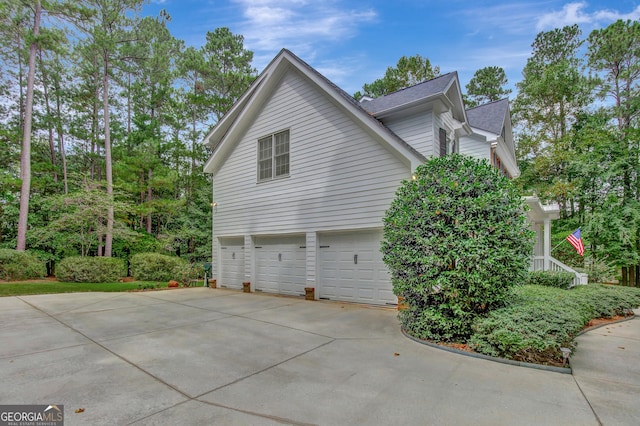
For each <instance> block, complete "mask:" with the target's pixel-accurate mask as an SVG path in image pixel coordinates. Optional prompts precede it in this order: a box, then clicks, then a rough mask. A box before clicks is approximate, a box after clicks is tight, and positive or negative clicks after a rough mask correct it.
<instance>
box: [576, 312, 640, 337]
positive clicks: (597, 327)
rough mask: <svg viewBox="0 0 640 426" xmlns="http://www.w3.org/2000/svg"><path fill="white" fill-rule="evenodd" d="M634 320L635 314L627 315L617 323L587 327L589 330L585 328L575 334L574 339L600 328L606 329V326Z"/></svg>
mask: <svg viewBox="0 0 640 426" xmlns="http://www.w3.org/2000/svg"><path fill="white" fill-rule="evenodd" d="M635 318H636V314H635V313H634V314H632V315H629V316H628V317H626V318H622V319H620V320H618V321H612V322H605V323H602V324H598V325H594V326H593V327H589V328H585V329H584V330H580V331H579V332H578V334H576V337H578V336H580V335H582V334H584V333H588V332H589V331H593V330H597V329H599V328H601V327H606V326H608V325H612V324H619V323H621V322H627V321H631V320H632V319H635Z"/></svg>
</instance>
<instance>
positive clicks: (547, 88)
mask: <svg viewBox="0 0 640 426" xmlns="http://www.w3.org/2000/svg"><path fill="white" fill-rule="evenodd" d="M143 5H144V2H143V1H140V0H82V1H77V0H64V1H62V0H61V1H42V0H30V1H24V0H5V1H4V2H2V3H0V58H1V63H0V67H1V69H0V74H1V75H0V247H4V248H17V249H18V250H25V249H29V250H31V251H35V252H37V253H39V254H40V255H41V256H43V257H44V258H45V259H47V260H48V261H49V268H50V269H51V268H53V266H54V264H55V261H56V260H59V259H62V258H64V257H67V256H71V255H83V256H117V257H122V258H128V257H129V256H131V255H132V254H134V253H140V252H150V251H155V252H165V253H170V254H175V255H177V256H180V257H183V258H186V259H188V260H190V261H191V262H203V261H207V260H208V259H209V257H210V253H211V203H212V200H211V179H210V176H208V175H206V174H204V173H203V171H202V165H203V163H204V162H205V161H206V160H207V159H208V157H209V155H210V152H208V149H207V148H206V147H205V146H204V145H203V144H202V143H201V141H202V138H203V137H204V135H205V134H206V133H207V132H208V131H209V130H210V129H211V128H212V127H213V126H215V124H216V122H217V121H218V120H219V119H220V117H222V115H223V114H224V113H225V112H226V111H228V110H229V108H230V107H231V106H232V105H233V103H234V102H235V101H236V100H237V99H238V97H239V96H240V95H241V94H242V93H243V92H244V91H245V90H246V88H247V87H248V86H249V85H250V84H251V82H252V81H253V80H254V79H255V78H256V76H257V70H256V69H254V68H253V67H252V59H253V53H252V52H251V51H249V50H247V49H245V48H244V45H243V37H242V35H240V34H233V33H232V32H231V31H230V30H229V29H228V28H216V29H212V31H210V32H208V33H207V34H206V43H205V44H204V45H203V46H201V47H200V48H194V47H187V46H186V45H185V43H184V41H182V40H179V39H176V38H175V37H173V36H172V35H171V33H170V31H169V30H168V28H167V25H166V24H167V22H169V21H170V20H171V17H170V15H169V13H167V12H166V11H162V12H161V13H160V14H159V16H157V17H142V16H141V12H142V8H143ZM498 65H499V64H498ZM439 74H440V69H439V67H438V66H432V64H431V62H430V61H429V59H427V58H426V57H422V56H420V55H415V56H411V57H404V56H403V57H402V58H400V60H399V61H398V63H397V64H396V65H395V66H390V67H389V68H388V69H387V72H386V73H385V75H384V76H383V77H382V78H380V79H379V80H376V81H374V82H371V83H365V84H364V85H363V89H362V92H357V93H356V94H354V96H355V97H356V98H359V97H360V96H362V95H368V96H380V95H382V94H385V93H389V92H391V91H394V90H398V89H400V88H402V87H406V86H408V85H411V84H415V83H417V82H420V81H423V80H425V79H429V78H433V77H435V76H437V75H439ZM639 81H640V23H639V22H638V21H617V22H615V23H613V24H611V25H610V26H608V27H607V28H603V29H599V30H595V31H593V32H592V33H590V34H588V35H583V34H582V33H581V31H580V29H579V27H578V26H576V25H574V26H567V27H564V28H558V29H554V30H551V31H546V32H541V33H540V34H538V36H537V37H536V38H535V40H533V43H532V51H531V56H530V58H529V59H528V61H527V64H526V66H525V68H524V69H523V70H522V80H521V81H519V82H517V83H516V85H515V86H516V89H517V93H516V94H515V97H512V98H513V99H512V103H511V105H512V114H513V120H514V126H515V129H516V142H517V155H518V161H519V166H520V169H521V171H522V176H521V177H520V178H518V179H517V181H516V183H517V184H518V186H519V187H520V188H521V190H522V193H523V195H527V194H531V193H533V192H535V193H536V194H537V195H538V196H539V197H540V198H541V199H542V200H543V201H549V202H557V203H558V204H559V205H560V207H561V219H560V220H559V221H557V222H556V223H554V234H553V241H554V245H556V244H559V245H558V247H557V248H556V249H555V250H554V252H553V255H554V256H555V257H558V258H559V259H561V260H562V261H564V262H566V263H569V264H570V265H572V266H577V267H582V268H584V269H585V270H586V271H587V272H589V273H591V274H592V275H602V277H605V278H607V277H617V278H619V279H620V280H621V282H622V283H623V284H632V285H633V284H635V285H640V266H639V263H640V261H639V260H640V226H639V225H640V181H639V180H638V169H639V160H640V131H639V126H638V124H639V123H638V122H639V112H640V96H639V95H640V93H639ZM510 92H511V90H510V89H509V88H508V81H507V78H506V75H505V73H504V70H503V69H502V68H501V67H500V66H491V67H486V68H483V69H480V70H478V71H477V72H476V73H475V75H474V77H473V78H472V79H471V81H469V82H468V84H466V94H465V103H466V104H467V107H473V106H477V105H480V104H483V103H486V102H491V101H495V100H498V99H500V98H503V97H505V96H508V95H509V94H510ZM578 227H580V228H581V230H582V236H583V239H584V241H585V245H586V248H587V251H586V253H585V257H584V258H581V257H580V256H577V254H576V253H575V252H574V251H573V248H572V247H571V246H570V245H569V244H568V243H567V244H561V242H562V241H563V239H564V237H566V235H568V234H569V233H571V232H573V230H575V228H578ZM49 272H53V271H52V270H50V271H49Z"/></svg>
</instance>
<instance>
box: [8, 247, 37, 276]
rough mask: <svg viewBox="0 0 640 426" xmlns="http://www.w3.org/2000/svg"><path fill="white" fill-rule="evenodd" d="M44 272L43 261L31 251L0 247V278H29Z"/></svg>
mask: <svg viewBox="0 0 640 426" xmlns="http://www.w3.org/2000/svg"><path fill="white" fill-rule="evenodd" d="M45 274H46V268H45V262H44V261H43V260H41V259H40V258H39V257H37V256H36V255H34V254H33V253H29V252H27V251H18V250H12V249H0V278H1V279H3V280H7V281H18V280H31V279H37V278H42V277H44V276H45Z"/></svg>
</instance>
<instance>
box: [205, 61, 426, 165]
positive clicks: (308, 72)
mask: <svg viewBox="0 0 640 426" xmlns="http://www.w3.org/2000/svg"><path fill="white" fill-rule="evenodd" d="M290 69H294V70H296V71H298V72H300V73H301V74H302V75H303V76H305V77H306V78H307V79H308V81H310V83H312V84H314V85H315V86H316V87H317V88H318V89H319V90H321V91H323V93H324V94H325V95H327V96H328V97H329V98H331V99H332V101H333V102H334V103H336V104H337V105H339V106H340V107H342V108H343V109H344V110H345V111H346V112H347V113H348V114H350V115H351V116H352V117H353V118H354V119H356V120H359V121H360V122H361V123H362V124H363V125H364V127H365V128H366V129H368V130H367V131H369V132H370V133H371V134H373V135H375V136H376V137H377V138H378V140H380V141H383V142H384V143H386V144H387V146H388V147H390V148H391V149H392V150H393V151H395V152H397V153H398V154H399V155H400V156H401V158H405V159H406V161H407V162H408V163H410V164H411V166H412V167H411V168H412V169H413V168H414V167H415V166H417V165H418V164H421V163H422V162H424V160H425V157H424V156H423V155H422V154H420V153H419V152H418V151H416V150H415V149H414V148H413V147H412V146H411V145H409V144H408V143H406V142H405V141H404V140H403V139H402V138H400V137H399V136H398V135H396V134H395V133H394V132H393V131H391V130H390V129H389V128H388V127H386V126H385V125H384V124H383V123H381V122H380V121H378V120H377V119H376V118H374V117H372V116H371V115H370V114H369V113H368V112H367V111H366V110H365V109H364V108H362V106H361V105H360V103H359V102H357V101H356V100H355V99H354V98H353V97H351V96H349V95H348V94H347V93H346V92H344V91H343V90H342V89H340V88H339V87H338V86H336V85H335V84H333V83H332V82H331V81H329V79H327V78H326V77H324V76H323V75H322V74H320V73H319V72H318V71H316V70H315V69H313V68H312V67H311V66H310V65H308V64H307V63H305V62H304V61H303V60H301V59H300V58H298V57H297V56H296V55H294V54H293V53H292V52H290V51H289V50H287V49H282V50H281V51H280V53H278V55H276V57H275V58H274V59H273V60H272V61H271V62H270V63H269V64H268V65H267V67H266V68H265V69H264V70H263V71H262V72H261V73H260V75H259V76H258V78H256V80H255V81H254V82H253V83H252V84H251V86H250V87H249V88H248V89H247V91H246V92H245V93H244V94H243V95H242V96H241V97H240V98H239V99H238V100H237V101H236V103H235V104H234V105H233V106H232V107H231V109H230V110H229V112H227V114H225V115H224V116H223V117H222V118H221V119H220V121H219V122H218V123H217V124H216V126H215V127H214V128H213V130H211V132H210V133H209V134H208V135H207V136H205V138H204V140H203V142H204V143H206V144H208V145H209V147H211V149H212V150H213V155H212V156H211V158H210V159H209V161H207V163H206V164H205V166H204V170H205V172H209V173H213V172H214V170H215V169H216V168H217V167H218V166H219V165H220V164H221V162H222V161H223V159H224V157H225V156H226V154H228V153H229V152H230V150H231V149H232V147H231V146H230V145H233V139H234V135H239V134H241V133H242V130H243V129H244V128H245V127H246V126H247V125H248V123H250V122H251V120H252V117H253V116H254V115H255V114H256V113H257V110H258V109H259V108H260V106H261V105H262V104H263V103H264V102H265V101H266V99H268V97H269V96H270V95H271V93H272V91H273V90H275V88H276V87H277V85H278V82H279V81H280V79H281V78H282V76H283V75H284V74H285V73H286V72H287V71H288V70H290Z"/></svg>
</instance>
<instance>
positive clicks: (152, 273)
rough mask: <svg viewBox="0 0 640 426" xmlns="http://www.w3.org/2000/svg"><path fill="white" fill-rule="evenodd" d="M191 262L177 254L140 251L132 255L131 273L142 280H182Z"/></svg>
mask: <svg viewBox="0 0 640 426" xmlns="http://www.w3.org/2000/svg"><path fill="white" fill-rule="evenodd" d="M188 265H189V263H188V262H187V261H186V260H184V259H181V258H179V257H175V256H167V255H164V254H159V253H138V254H135V255H133V256H131V261H130V268H131V275H133V276H134V277H135V278H136V279H137V280H140V281H169V280H176V281H181V280H183V279H185V278H184V277H185V275H187V276H188V275H189V273H187V272H185V268H187V266H188Z"/></svg>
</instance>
